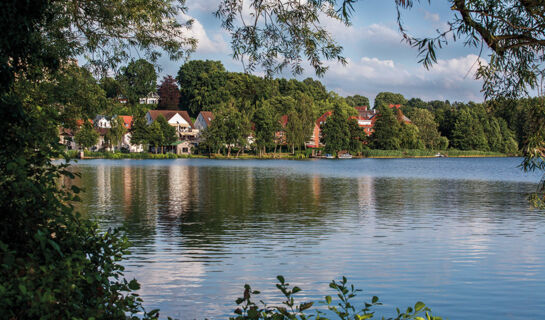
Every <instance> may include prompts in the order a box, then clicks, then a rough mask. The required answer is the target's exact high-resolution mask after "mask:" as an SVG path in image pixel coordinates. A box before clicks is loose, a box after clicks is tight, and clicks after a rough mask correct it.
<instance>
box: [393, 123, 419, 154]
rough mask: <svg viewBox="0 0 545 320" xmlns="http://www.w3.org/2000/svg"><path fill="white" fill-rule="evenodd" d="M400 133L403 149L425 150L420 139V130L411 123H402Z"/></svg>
mask: <svg viewBox="0 0 545 320" xmlns="http://www.w3.org/2000/svg"><path fill="white" fill-rule="evenodd" d="M400 125H401V127H400V132H399V138H400V144H399V146H400V147H401V148H402V149H424V148H425V147H424V143H423V142H422V140H421V139H420V130H418V127H417V126H415V125H414V124H411V123H404V122H402V123H401V124H400Z"/></svg>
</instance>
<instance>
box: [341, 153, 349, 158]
mask: <svg viewBox="0 0 545 320" xmlns="http://www.w3.org/2000/svg"><path fill="white" fill-rule="evenodd" d="M339 159H352V155H351V154H350V153H343V154H339Z"/></svg>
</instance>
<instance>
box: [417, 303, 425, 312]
mask: <svg viewBox="0 0 545 320" xmlns="http://www.w3.org/2000/svg"><path fill="white" fill-rule="evenodd" d="M425 307H426V305H425V304H424V302H422V301H418V302H417V303H416V304H415V305H414V311H416V312H418V311H420V310H422V309H424V308H425Z"/></svg>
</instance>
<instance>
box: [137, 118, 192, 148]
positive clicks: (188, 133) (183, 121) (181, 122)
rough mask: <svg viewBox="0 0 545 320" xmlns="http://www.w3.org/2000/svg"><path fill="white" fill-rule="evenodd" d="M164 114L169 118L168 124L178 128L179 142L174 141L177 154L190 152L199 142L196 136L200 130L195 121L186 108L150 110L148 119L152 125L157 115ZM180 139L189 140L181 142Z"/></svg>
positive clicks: (148, 122)
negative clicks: (194, 123)
mask: <svg viewBox="0 0 545 320" xmlns="http://www.w3.org/2000/svg"><path fill="white" fill-rule="evenodd" d="M159 115H162V116H163V117H165V119H166V120H167V122H168V124H170V125H171V126H173V127H175V128H176V135H177V136H178V142H176V143H174V144H173V146H172V149H173V150H175V151H176V153H177V154H189V153H191V148H192V146H193V145H195V144H196V143H197V141H196V138H197V135H198V134H199V130H198V129H196V128H195V127H194V125H193V121H192V120H191V118H190V117H189V114H188V113H187V111H185V110H150V111H148V112H147V113H146V121H147V124H148V125H151V124H152V123H153V121H155V120H157V117H159ZM180 141H187V143H186V142H184V143H179V142H180Z"/></svg>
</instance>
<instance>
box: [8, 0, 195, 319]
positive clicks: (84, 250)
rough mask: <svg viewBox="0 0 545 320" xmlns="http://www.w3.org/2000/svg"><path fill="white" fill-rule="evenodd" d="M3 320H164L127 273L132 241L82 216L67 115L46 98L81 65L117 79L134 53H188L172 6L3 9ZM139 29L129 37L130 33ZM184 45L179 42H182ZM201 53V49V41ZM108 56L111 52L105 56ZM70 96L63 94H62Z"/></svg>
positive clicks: (29, 4)
mask: <svg viewBox="0 0 545 320" xmlns="http://www.w3.org/2000/svg"><path fill="white" fill-rule="evenodd" d="M0 10H1V12H2V13H3V15H2V19H0V28H1V30H3V31H2V34H0V106H1V107H0V122H1V123H2V127H3V128H5V129H6V130H5V132H4V134H3V135H2V136H0V144H1V145H2V150H0V186H1V187H0V207H1V208H2V214H1V215H0V256H1V257H2V266H1V268H0V283H1V288H2V289H1V290H0V310H2V312H3V317H5V318H9V319H12V318H13V319H38V318H41V319H88V318H95V319H126V318H127V317H136V315H137V314H138V317H143V318H146V319H151V318H157V316H158V314H157V311H152V312H150V313H146V312H145V311H144V310H143V307H142V304H141V303H142V301H141V299H140V298H139V297H138V296H136V295H135V294H133V293H132V292H133V290H137V289H138V287H139V286H138V283H137V282H136V281H128V280H126V279H125V278H124V276H123V267H122V266H121V265H120V264H119V261H120V260H121V259H122V257H123V256H124V255H125V254H127V249H128V247H129V245H128V242H127V239H126V238H125V237H123V235H122V234H121V233H120V232H119V231H116V230H110V231H108V232H103V231H102V230H101V229H99V228H98V226H97V225H96V223H94V222H92V221H90V220H88V219H86V218H84V217H82V216H81V215H79V214H75V212H74V208H73V206H72V204H71V203H72V202H73V201H77V192H78V191H79V189H78V188H77V187H76V186H74V185H72V182H71V180H70V178H72V177H74V174H73V173H71V172H70V171H68V170H66V164H59V163H56V162H55V163H53V160H52V159H55V158H63V157H66V154H64V152H63V147H62V146H61V145H60V144H59V143H58V137H57V132H58V131H57V129H58V125H59V124H61V122H62V116H61V114H60V113H61V111H62V108H63V106H66V105H69V104H72V105H74V106H76V105H77V103H76V101H77V99H76V97H70V96H66V100H63V101H60V100H61V99H60V98H57V97H56V96H55V95H51V94H49V93H44V91H41V92H38V91H36V90H35V89H36V88H40V85H45V84H46V83H47V84H48V85H50V84H53V85H54V87H53V88H54V89H55V90H58V91H59V92H60V91H62V90H65V88H64V87H62V86H59V85H57V82H56V81H55V80H54V79H56V78H57V77H59V76H63V75H62V72H63V71H62V67H64V66H66V65H67V64H68V63H70V61H72V59H73V58H74V57H76V56H78V55H81V56H84V55H86V56H89V57H101V59H100V61H99V60H98V59H97V60H92V61H90V62H91V64H92V65H94V66H96V67H97V68H95V70H100V69H102V70H104V69H109V68H110V67H113V66H115V64H116V62H119V61H121V60H123V59H125V58H126V57H128V56H129V46H132V45H136V46H139V48H140V49H141V51H142V54H144V55H146V56H148V57H155V58H157V57H158V55H159V52H158V51H157V49H159V50H161V49H162V50H164V51H163V52H166V53H167V54H169V55H170V56H171V57H173V58H176V57H179V56H180V55H182V54H184V53H186V52H187V51H186V49H184V48H185V46H186V45H187V44H188V41H187V39H188V38H187V37H186V36H185V34H184V33H183V32H184V30H186V29H185V28H184V27H183V26H181V25H180V24H179V23H178V22H177V21H176V17H177V16H178V14H179V13H180V10H181V8H179V7H178V6H176V5H174V4H173V3H172V2H171V1H161V0H159V1H153V2H145V3H143V2H141V1H134V0H127V1H108V2H104V1H45V0H36V1H18V0H7V1H2V2H0ZM129 26H130V27H129ZM178 36H179V37H178ZM193 44H194V41H193ZM102 48H107V50H101V49H102ZM61 93H62V92H61Z"/></svg>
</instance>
